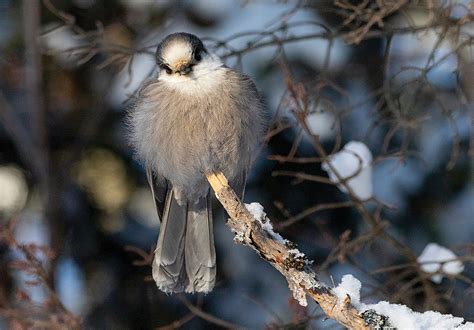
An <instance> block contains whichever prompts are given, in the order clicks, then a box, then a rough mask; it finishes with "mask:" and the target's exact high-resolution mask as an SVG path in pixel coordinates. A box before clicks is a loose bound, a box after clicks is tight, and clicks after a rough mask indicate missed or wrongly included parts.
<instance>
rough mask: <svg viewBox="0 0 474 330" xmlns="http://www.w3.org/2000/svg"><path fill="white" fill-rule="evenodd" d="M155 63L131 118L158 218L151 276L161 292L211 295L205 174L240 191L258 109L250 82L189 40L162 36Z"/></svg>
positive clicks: (257, 130) (256, 135)
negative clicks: (216, 173) (222, 179)
mask: <svg viewBox="0 0 474 330" xmlns="http://www.w3.org/2000/svg"><path fill="white" fill-rule="evenodd" d="M157 63H158V65H159V67H160V74H159V77H158V79H154V80H152V81H150V82H148V83H147V84H146V85H145V86H144V87H143V89H142V90H141V92H140V94H139V97H138V100H137V102H136V105H135V107H134V108H133V109H132V111H131V112H130V116H129V123H130V127H131V140H132V143H133V144H134V147H135V148H136V151H137V155H138V156H139V158H140V159H141V160H142V161H144V163H145V166H146V168H147V176H148V181H149V182H150V186H151V189H152V193H153V196H154V199H155V203H156V206H157V212H158V216H159V217H160V219H161V229H160V234H159V238H158V244H157V249H156V251H155V259H154V261H153V278H154V279H155V281H156V283H157V285H158V287H159V288H160V289H161V290H163V291H165V292H181V291H186V292H209V291H210V290H212V288H213V286H214V283H215V277H216V266H215V260H216V257H215V249H214V237H213V230H212V215H211V207H210V192H209V185H208V183H207V180H206V177H205V173H207V172H212V171H221V172H223V173H224V174H225V175H226V177H227V178H228V179H229V181H230V183H231V185H232V186H233V187H234V188H235V189H236V190H237V191H240V192H243V189H244V186H245V179H246V174H247V171H248V169H249V167H250V165H251V162H252V160H253V158H254V157H255V154H256V153H257V151H258V150H257V149H258V146H259V142H260V139H261V136H262V130H263V107H262V103H261V100H260V97H259V94H258V92H257V89H256V87H255V85H254V83H253V82H252V80H251V79H250V78H249V77H247V76H245V75H243V74H241V73H238V72H236V71H233V70H231V69H229V68H226V67H224V66H223V65H222V63H221V62H220V60H219V59H218V58H217V57H215V56H213V55H211V54H208V53H207V51H206V49H205V48H204V46H203V45H202V42H201V41H200V40H199V39H198V38H197V37H195V36H193V35H190V34H184V33H180V34H173V35H170V36H168V37H167V38H166V39H165V40H163V42H162V43H161V44H160V45H159V46H158V50H157Z"/></svg>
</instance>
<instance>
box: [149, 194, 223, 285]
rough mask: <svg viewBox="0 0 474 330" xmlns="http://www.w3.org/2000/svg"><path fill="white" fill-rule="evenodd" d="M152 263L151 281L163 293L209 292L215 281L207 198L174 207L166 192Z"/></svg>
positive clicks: (172, 199)
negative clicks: (153, 281)
mask: <svg viewBox="0 0 474 330" xmlns="http://www.w3.org/2000/svg"><path fill="white" fill-rule="evenodd" d="M162 214H163V218H162V220H161V228H160V235H159V237H158V244H157V247H156V250H155V258H154V260H153V279H154V280H155V282H156V284H157V286H158V288H159V289H160V290H162V291H164V292H168V293H173V292H182V291H186V292H209V291H211V290H212V288H213V287H214V283H215V279H216V253H215V248H214V234H213V229H212V214H211V205H210V195H209V194H208V195H207V196H206V197H203V198H201V199H200V200H199V201H198V202H197V203H193V202H187V203H186V204H184V205H180V204H178V201H177V200H176V199H175V197H174V193H173V189H169V191H168V193H167V196H166V201H165V204H164V209H163V213H162Z"/></svg>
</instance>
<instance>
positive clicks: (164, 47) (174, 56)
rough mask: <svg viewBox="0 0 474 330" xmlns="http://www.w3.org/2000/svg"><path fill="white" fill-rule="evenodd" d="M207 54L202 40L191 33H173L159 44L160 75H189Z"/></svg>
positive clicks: (158, 62)
mask: <svg viewBox="0 0 474 330" xmlns="http://www.w3.org/2000/svg"><path fill="white" fill-rule="evenodd" d="M206 55H207V50H206V48H205V47H204V45H203V43H202V41H201V40H200V39H199V38H198V37H196V36H195V35H193V34H190V33H184V32H180V33H173V34H170V35H168V36H167V37H166V38H165V39H163V41H162V42H161V43H160V44H159V45H158V48H157V50H156V61H157V64H158V66H159V68H160V75H161V74H166V75H187V74H189V73H190V72H192V71H193V67H194V66H195V65H197V64H199V62H201V60H202V59H203V57H204V56H206Z"/></svg>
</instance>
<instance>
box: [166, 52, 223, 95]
mask: <svg viewBox="0 0 474 330" xmlns="http://www.w3.org/2000/svg"><path fill="white" fill-rule="evenodd" d="M222 65H223V64H222V62H221V60H220V59H219V58H218V57H217V56H215V55H206V56H204V57H203V58H202V60H201V61H200V62H199V63H198V64H196V65H195V66H193V70H192V71H191V72H190V73H189V74H187V75H180V74H179V73H171V74H167V73H166V72H165V71H162V72H161V73H160V76H159V78H158V80H159V81H162V82H164V83H166V84H167V86H168V87H171V88H173V89H177V90H178V91H179V92H181V93H186V94H193V93H206V91H209V90H212V89H213V88H214V87H215V86H216V85H220V84H221V83H222V82H223V81H224V79H225V70H224V68H223V66H222Z"/></svg>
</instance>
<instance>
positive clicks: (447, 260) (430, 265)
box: [417, 243, 464, 284]
mask: <svg viewBox="0 0 474 330" xmlns="http://www.w3.org/2000/svg"><path fill="white" fill-rule="evenodd" d="M456 259H457V256H456V255H455V254H454V252H453V251H451V250H449V249H448V248H445V247H444V246H441V245H439V244H436V243H429V244H428V245H426V247H425V249H424V250H423V252H422V253H421V254H420V256H419V257H418V259H417V260H418V263H419V264H420V265H421V269H422V270H423V271H424V272H426V273H430V274H434V275H433V276H431V280H432V281H433V282H435V283H438V284H439V283H441V280H442V279H443V274H439V273H444V274H450V275H456V274H459V273H461V272H462V271H463V270H464V265H463V263H462V262H461V261H459V260H456Z"/></svg>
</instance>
